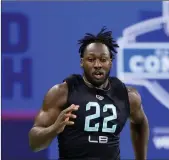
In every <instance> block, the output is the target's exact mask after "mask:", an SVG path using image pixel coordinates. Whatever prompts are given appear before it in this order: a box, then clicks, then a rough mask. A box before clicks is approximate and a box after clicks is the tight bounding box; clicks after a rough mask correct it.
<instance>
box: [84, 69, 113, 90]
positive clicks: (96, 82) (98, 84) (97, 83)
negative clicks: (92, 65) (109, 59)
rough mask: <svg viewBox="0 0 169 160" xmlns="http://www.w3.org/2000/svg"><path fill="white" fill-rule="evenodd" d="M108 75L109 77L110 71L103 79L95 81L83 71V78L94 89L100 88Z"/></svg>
mask: <svg viewBox="0 0 169 160" xmlns="http://www.w3.org/2000/svg"><path fill="white" fill-rule="evenodd" d="M109 75H110V71H109V72H107V73H106V74H105V76H104V78H103V79H95V78H94V77H92V75H90V74H89V73H88V72H87V71H85V70H84V76H85V78H86V79H87V81H88V82H89V83H91V84H92V85H93V86H95V87H100V86H101V85H103V84H104V83H105V82H106V80H107V79H108V77H109Z"/></svg>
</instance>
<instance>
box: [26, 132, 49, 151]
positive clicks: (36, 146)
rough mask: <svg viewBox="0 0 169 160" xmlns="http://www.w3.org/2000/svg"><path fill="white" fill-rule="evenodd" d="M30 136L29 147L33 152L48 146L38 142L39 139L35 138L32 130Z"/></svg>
mask: <svg viewBox="0 0 169 160" xmlns="http://www.w3.org/2000/svg"><path fill="white" fill-rule="evenodd" d="M28 137H29V147H30V149H31V150H32V151H33V152H39V151H42V150H44V149H46V148H47V147H46V146H45V145H41V144H40V143H38V141H37V139H35V137H34V135H33V134H32V132H31V131H30V132H29V134H28Z"/></svg>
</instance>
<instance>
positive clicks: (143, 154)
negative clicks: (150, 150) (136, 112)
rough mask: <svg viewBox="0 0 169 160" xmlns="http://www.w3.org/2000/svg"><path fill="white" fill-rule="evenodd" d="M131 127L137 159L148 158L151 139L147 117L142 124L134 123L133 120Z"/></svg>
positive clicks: (144, 159) (143, 159)
mask: <svg viewBox="0 0 169 160" xmlns="http://www.w3.org/2000/svg"><path fill="white" fill-rule="evenodd" d="M130 127H131V138H132V143H133V147H134V152H135V158H136V160H146V159H147V147H148V139H149V125H148V120H147V118H146V117H145V118H144V120H143V121H142V122H141V123H140V124H134V123H132V122H131V125H130Z"/></svg>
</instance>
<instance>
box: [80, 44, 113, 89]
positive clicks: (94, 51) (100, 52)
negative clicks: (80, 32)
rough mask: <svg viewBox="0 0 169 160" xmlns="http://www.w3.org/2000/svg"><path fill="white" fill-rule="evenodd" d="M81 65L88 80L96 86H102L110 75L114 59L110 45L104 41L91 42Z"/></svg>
mask: <svg viewBox="0 0 169 160" xmlns="http://www.w3.org/2000/svg"><path fill="white" fill-rule="evenodd" d="M81 66H82V68H83V70H84V75H85V77H86V78H87V80H88V81H89V82H90V83H92V84H93V85H95V86H97V87H98V86H101V85H102V84H103V83H104V82H105V81H106V80H107V78H108V77H109V73H110V70H111V67H112V59H111V58H110V52H109V50H108V47H107V46H106V45H105V44H102V43H91V44H89V45H88V46H87V47H86V49H85V52H84V56H83V58H82V59H81Z"/></svg>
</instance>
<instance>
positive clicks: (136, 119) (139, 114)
mask: <svg viewBox="0 0 169 160" xmlns="http://www.w3.org/2000/svg"><path fill="white" fill-rule="evenodd" d="M128 95H129V102H130V120H131V122H132V123H141V122H142V120H143V119H144V118H145V113H144V110H143V106H142V102H141V96H140V94H139V93H138V92H137V91H136V90H135V89H131V88H130V90H129V92H128Z"/></svg>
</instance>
